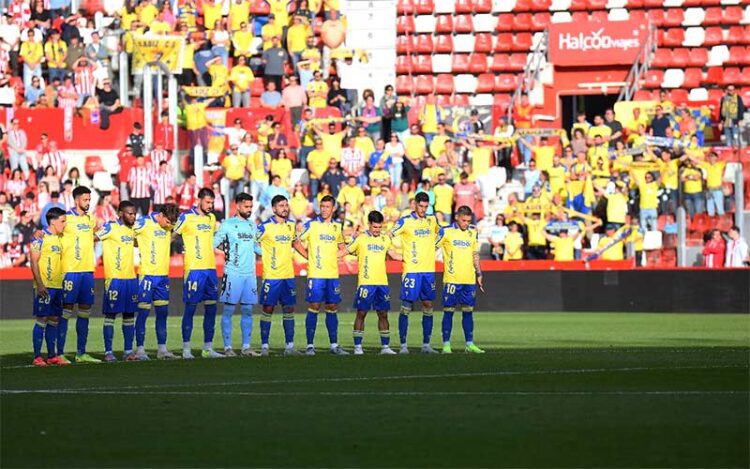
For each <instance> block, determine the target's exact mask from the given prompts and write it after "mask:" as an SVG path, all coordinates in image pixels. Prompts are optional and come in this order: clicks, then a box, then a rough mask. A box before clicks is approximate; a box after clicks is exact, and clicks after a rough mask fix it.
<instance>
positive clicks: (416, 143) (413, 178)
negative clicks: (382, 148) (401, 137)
mask: <svg viewBox="0 0 750 469" xmlns="http://www.w3.org/2000/svg"><path fill="white" fill-rule="evenodd" d="M404 146H405V147H406V153H405V154H404V157H405V158H404V171H405V176H406V177H405V181H407V182H408V183H409V184H410V185H411V187H416V185H417V182H419V180H420V179H422V160H424V153H425V148H426V139H425V138H424V137H423V136H421V135H420V134H419V126H418V125H417V124H412V126H411V133H410V134H409V136H408V137H406V139H405V141H404Z"/></svg>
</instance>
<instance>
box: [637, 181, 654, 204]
mask: <svg viewBox="0 0 750 469" xmlns="http://www.w3.org/2000/svg"><path fill="white" fill-rule="evenodd" d="M638 192H639V193H640V195H641V201H640V207H641V208H645V209H652V208H658V207H659V184H657V183H656V182H644V183H643V184H640V185H639V186H638Z"/></svg>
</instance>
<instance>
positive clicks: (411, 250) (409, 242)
mask: <svg viewBox="0 0 750 469" xmlns="http://www.w3.org/2000/svg"><path fill="white" fill-rule="evenodd" d="M439 230H440V224H439V223H438V221H437V218H435V217H434V216H432V215H428V216H426V217H424V218H420V217H418V216H417V214H416V213H414V212H412V213H410V214H409V215H407V216H405V217H402V218H400V219H399V220H398V221H397V222H396V225H395V226H394V227H393V229H392V230H391V235H392V236H393V237H394V238H400V240H401V246H402V256H403V261H402V267H403V274H402V278H401V301H408V302H411V303H413V302H415V301H418V300H422V301H433V300H434V299H435V241H436V239H437V234H438V231H439Z"/></svg>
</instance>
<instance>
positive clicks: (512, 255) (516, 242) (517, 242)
mask: <svg viewBox="0 0 750 469" xmlns="http://www.w3.org/2000/svg"><path fill="white" fill-rule="evenodd" d="M508 230H510V231H508V234H507V235H505V239H504V240H503V247H504V251H503V260H504V261H520V260H521V259H523V236H521V233H520V232H519V231H518V223H516V222H514V221H512V222H510V223H509V224H508Z"/></svg>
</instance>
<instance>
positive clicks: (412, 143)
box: [404, 134, 426, 161]
mask: <svg viewBox="0 0 750 469" xmlns="http://www.w3.org/2000/svg"><path fill="white" fill-rule="evenodd" d="M425 142H426V140H425V139H424V137H422V136H421V135H413V134H410V135H408V136H407V137H406V138H405V139H404V146H405V147H406V156H408V157H409V158H411V159H413V160H418V161H420V160H422V158H424V149H425V145H426V143H425Z"/></svg>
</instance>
